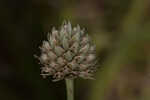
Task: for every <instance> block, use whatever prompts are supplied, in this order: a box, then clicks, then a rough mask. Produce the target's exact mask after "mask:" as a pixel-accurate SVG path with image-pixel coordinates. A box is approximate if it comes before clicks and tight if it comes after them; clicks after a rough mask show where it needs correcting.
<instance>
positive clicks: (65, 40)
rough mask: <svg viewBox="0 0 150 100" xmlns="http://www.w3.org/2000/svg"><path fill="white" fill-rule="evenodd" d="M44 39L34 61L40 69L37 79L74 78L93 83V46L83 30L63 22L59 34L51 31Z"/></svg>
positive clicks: (57, 31)
mask: <svg viewBox="0 0 150 100" xmlns="http://www.w3.org/2000/svg"><path fill="white" fill-rule="evenodd" d="M47 38H48V40H47V41H43V44H42V46H41V47H40V49H41V56H39V57H38V59H39V60H40V63H41V64H42V65H43V66H42V68H41V69H42V70H41V75H43V76H44V77H47V76H52V78H53V81H58V80H62V79H64V78H76V77H82V78H84V79H93V78H92V77H93V73H94V72H95V71H96V55H95V45H93V44H92V43H91V40H90V38H89V36H88V34H86V33H85V32H84V29H81V28H80V26H79V25H77V26H76V27H72V25H71V23H70V22H64V23H63V25H62V26H61V28H60V29H59V30H56V29H55V28H52V32H51V33H48V36H47Z"/></svg>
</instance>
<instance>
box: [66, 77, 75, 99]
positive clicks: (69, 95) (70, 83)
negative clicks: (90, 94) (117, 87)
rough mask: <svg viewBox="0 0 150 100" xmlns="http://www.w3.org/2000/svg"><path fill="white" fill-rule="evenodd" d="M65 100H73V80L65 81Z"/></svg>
mask: <svg viewBox="0 0 150 100" xmlns="http://www.w3.org/2000/svg"><path fill="white" fill-rule="evenodd" d="M66 89H67V100H74V80H73V79H66Z"/></svg>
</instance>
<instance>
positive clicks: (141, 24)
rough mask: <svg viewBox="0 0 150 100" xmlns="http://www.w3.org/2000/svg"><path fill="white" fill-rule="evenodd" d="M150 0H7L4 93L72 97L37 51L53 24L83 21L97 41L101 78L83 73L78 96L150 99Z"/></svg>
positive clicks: (0, 86)
mask: <svg viewBox="0 0 150 100" xmlns="http://www.w3.org/2000/svg"><path fill="white" fill-rule="evenodd" d="M149 10H150V1H149V0H113V1H111V0H1V1H0V43H1V45H0V99H1V100H60V99H61V100H66V92H65V84H64V81H60V82H56V83H53V82H52V81H51V79H47V80H43V79H42V77H41V76H40V66H39V65H38V61H37V60H36V59H34V57H33V55H34V54H38V53H39V49H37V48H38V46H39V45H40V44H41V42H42V40H43V39H46V36H47V34H46V33H47V32H48V31H50V30H51V28H52V27H53V26H60V24H61V22H62V21H63V20H64V19H69V20H70V21H71V22H72V23H73V25H76V24H77V23H79V24H80V25H81V26H83V27H87V28H86V32H88V33H89V35H90V36H91V37H92V40H93V41H94V42H95V44H96V49H97V56H98V57H99V67H100V69H99V71H98V72H97V73H96V75H95V76H96V77H95V78H96V80H93V81H91V80H83V79H77V80H76V82H75V85H76V86H75V99H76V100H149V99H150V94H149V93H150V85H149V84H150V28H149V27H150V13H149Z"/></svg>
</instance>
